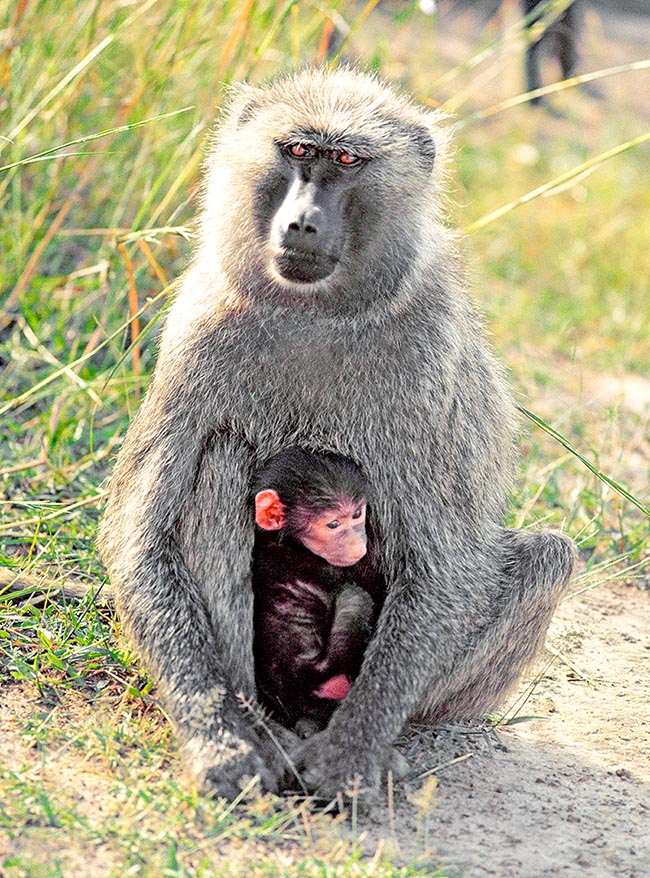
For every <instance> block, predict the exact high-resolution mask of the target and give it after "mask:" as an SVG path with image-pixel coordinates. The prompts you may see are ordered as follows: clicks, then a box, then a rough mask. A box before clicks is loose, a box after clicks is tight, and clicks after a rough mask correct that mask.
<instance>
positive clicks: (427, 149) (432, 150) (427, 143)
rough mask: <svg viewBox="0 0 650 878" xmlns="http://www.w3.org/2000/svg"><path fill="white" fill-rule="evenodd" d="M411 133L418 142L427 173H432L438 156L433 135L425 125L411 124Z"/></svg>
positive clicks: (416, 142)
mask: <svg viewBox="0 0 650 878" xmlns="http://www.w3.org/2000/svg"><path fill="white" fill-rule="evenodd" d="M409 133H410V135H411V138H412V140H413V141H414V143H415V144H416V147H417V150H418V153H419V155H420V157H421V159H422V163H423V165H424V166H425V167H426V169H427V173H430V172H431V171H432V170H433V163H434V161H435V158H436V144H435V141H434V139H433V135H432V134H431V132H430V131H429V129H428V128H426V127H425V126H424V125H411V126H410V130H409Z"/></svg>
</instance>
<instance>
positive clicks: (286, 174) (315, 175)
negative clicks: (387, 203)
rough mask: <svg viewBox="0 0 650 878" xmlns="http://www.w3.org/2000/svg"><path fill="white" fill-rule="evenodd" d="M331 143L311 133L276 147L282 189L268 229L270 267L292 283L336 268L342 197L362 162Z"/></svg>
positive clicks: (322, 135) (324, 134)
mask: <svg viewBox="0 0 650 878" xmlns="http://www.w3.org/2000/svg"><path fill="white" fill-rule="evenodd" d="M332 141H333V138H332V137H331V135H329V136H328V134H327V132H324V131H314V132H311V133H310V135H308V136H305V135H302V136H299V139H295V140H294V139H293V138H292V139H290V140H289V141H288V142H283V143H278V144H276V148H277V151H278V153H279V161H280V162H281V163H282V166H283V167H282V174H281V176H282V179H283V183H284V185H283V187H282V195H283V198H282V202H281V204H280V206H279V208H278V209H277V210H276V212H275V214H274V216H273V218H272V220H271V224H270V234H269V243H270V248H271V254H272V261H271V265H272V269H273V271H274V272H277V274H278V275H279V276H280V278H281V279H284V280H288V281H291V282H293V283H313V282H314V281H318V280H323V279H324V278H326V277H328V276H329V275H330V274H332V272H333V271H334V270H335V269H336V266H337V265H338V263H339V259H340V256H341V251H342V249H343V245H344V243H345V231H346V222H345V213H346V210H345V208H346V206H347V202H348V197H349V195H350V193H351V192H353V191H354V189H355V188H356V186H358V185H359V182H360V180H362V179H363V166H364V165H365V164H366V163H367V161H368V159H367V158H366V157H362V156H360V155H358V154H357V153H354V152H348V151H347V150H346V149H342V148H341V147H337V146H334V145H333V143H332Z"/></svg>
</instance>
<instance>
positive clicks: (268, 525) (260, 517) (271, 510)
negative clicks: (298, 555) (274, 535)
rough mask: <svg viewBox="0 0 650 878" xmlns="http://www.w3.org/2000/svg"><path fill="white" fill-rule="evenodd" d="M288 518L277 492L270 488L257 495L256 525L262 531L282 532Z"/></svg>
mask: <svg viewBox="0 0 650 878" xmlns="http://www.w3.org/2000/svg"><path fill="white" fill-rule="evenodd" d="M286 518H287V516H286V510H285V508H284V506H283V505H282V503H281V502H280V495H279V494H278V492H277V491H273V490H271V489H270V488H269V489H268V490H266V491H260V492H259V493H258V494H256V495H255V523H256V524H258V525H259V526H260V527H261V528H262V530H282V528H283V527H284V524H285V521H286Z"/></svg>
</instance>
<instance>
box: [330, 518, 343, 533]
mask: <svg viewBox="0 0 650 878" xmlns="http://www.w3.org/2000/svg"><path fill="white" fill-rule="evenodd" d="M340 526H341V522H340V521H337V520H336V519H334V521H328V522H327V527H329V529H330V530H336V528H337V527H340Z"/></svg>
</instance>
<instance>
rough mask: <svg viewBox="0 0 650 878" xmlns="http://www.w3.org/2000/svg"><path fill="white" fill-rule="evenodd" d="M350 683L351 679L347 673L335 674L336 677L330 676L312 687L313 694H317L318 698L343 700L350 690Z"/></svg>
mask: <svg viewBox="0 0 650 878" xmlns="http://www.w3.org/2000/svg"><path fill="white" fill-rule="evenodd" d="M351 685H352V680H351V679H350V678H349V677H348V675H347V674H337V675H336V677H330V678H329V680H325V682H324V683H321V684H320V686H318V687H317V688H316V689H314V693H313V694H314V695H316V696H318V698H331V699H332V700H333V701H343V699H344V698H345V696H346V695H347V694H348V692H349V691H350V686H351Z"/></svg>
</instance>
